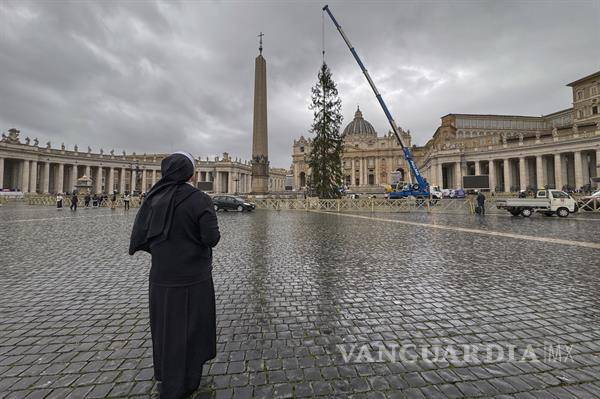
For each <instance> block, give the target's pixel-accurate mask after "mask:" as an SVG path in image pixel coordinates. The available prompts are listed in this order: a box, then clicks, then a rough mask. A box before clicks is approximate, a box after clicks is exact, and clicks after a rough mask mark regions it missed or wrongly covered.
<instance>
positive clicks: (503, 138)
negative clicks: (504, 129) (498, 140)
mask: <svg viewBox="0 0 600 399" xmlns="http://www.w3.org/2000/svg"><path fill="white" fill-rule="evenodd" d="M507 141H508V137H507V136H506V133H502V144H504V145H506V143H507Z"/></svg>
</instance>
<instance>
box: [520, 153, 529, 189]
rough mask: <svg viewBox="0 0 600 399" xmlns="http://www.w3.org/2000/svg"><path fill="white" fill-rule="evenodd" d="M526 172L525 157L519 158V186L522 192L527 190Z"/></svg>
mask: <svg viewBox="0 0 600 399" xmlns="http://www.w3.org/2000/svg"><path fill="white" fill-rule="evenodd" d="M525 172H526V170H525V157H519V186H520V189H521V190H526V189H527V181H526V179H527V178H526V173H525Z"/></svg>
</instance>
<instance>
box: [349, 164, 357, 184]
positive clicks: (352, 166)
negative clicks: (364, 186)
mask: <svg viewBox="0 0 600 399" xmlns="http://www.w3.org/2000/svg"><path fill="white" fill-rule="evenodd" d="M350 168H351V169H352V170H351V171H350V172H351V173H350V174H351V176H352V177H351V179H352V181H351V182H350V185H351V186H354V185H355V184H356V180H355V179H356V177H355V174H354V168H356V166H355V165H354V158H350Z"/></svg>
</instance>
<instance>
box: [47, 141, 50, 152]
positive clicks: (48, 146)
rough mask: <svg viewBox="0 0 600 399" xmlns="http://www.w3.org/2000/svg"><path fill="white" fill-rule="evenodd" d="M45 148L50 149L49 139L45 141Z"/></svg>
mask: <svg viewBox="0 0 600 399" xmlns="http://www.w3.org/2000/svg"><path fill="white" fill-rule="evenodd" d="M46 148H47V149H48V150H49V149H50V142H49V141H47V142H46Z"/></svg>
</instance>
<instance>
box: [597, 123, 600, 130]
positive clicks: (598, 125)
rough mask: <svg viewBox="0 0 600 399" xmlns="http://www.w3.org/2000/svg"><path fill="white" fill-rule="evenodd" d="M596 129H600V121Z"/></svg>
mask: <svg viewBox="0 0 600 399" xmlns="http://www.w3.org/2000/svg"><path fill="white" fill-rule="evenodd" d="M596 129H599V130H600V121H598V122H596Z"/></svg>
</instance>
